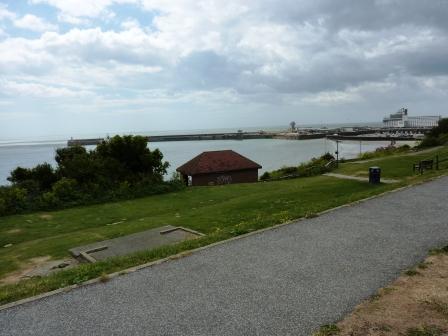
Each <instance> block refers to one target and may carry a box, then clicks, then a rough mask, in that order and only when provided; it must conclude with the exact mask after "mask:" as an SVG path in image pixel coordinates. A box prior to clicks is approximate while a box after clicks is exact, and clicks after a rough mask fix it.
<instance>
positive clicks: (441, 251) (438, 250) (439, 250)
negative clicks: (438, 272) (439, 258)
mask: <svg viewBox="0 0 448 336" xmlns="http://www.w3.org/2000/svg"><path fill="white" fill-rule="evenodd" d="M447 253H448V245H446V246H444V247H441V248H436V249H432V250H430V251H429V254H430V255H438V254H447Z"/></svg>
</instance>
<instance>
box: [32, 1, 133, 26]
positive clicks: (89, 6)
mask: <svg viewBox="0 0 448 336" xmlns="http://www.w3.org/2000/svg"><path fill="white" fill-rule="evenodd" d="M136 2H137V1H136V0H95V1H91V0H30V3H32V4H47V5H50V6H53V7H56V8H57V9H58V10H59V12H60V14H59V16H58V18H59V19H60V20H61V21H65V22H69V23H74V24H79V23H83V22H86V21H84V20H83V19H82V18H95V17H99V16H109V15H111V12H110V11H109V10H108V7H110V6H112V5H113V4H125V3H136Z"/></svg>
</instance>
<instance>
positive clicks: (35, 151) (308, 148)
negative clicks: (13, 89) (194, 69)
mask: <svg viewBox="0 0 448 336" xmlns="http://www.w3.org/2000/svg"><path fill="white" fill-rule="evenodd" d="M357 125H358V126H378V124H372V123H369V124H357ZM323 126H325V127H328V128H332V127H335V126H336V125H307V127H323ZM340 126H341V125H338V127H340ZM343 126H346V127H350V126H353V125H349V124H345V125H343ZM237 130H238V129H234V128H231V129H208V130H176V131H159V132H139V133H133V134H139V135H163V134H198V133H221V132H222V133H224V132H236V131H237ZM242 130H243V131H254V130H265V131H282V130H283V131H284V130H285V127H280V126H279V127H250V128H249V127H246V128H242ZM122 134H130V133H122ZM108 135H110V136H112V135H113V134H78V135H70V136H64V135H62V136H61V135H59V136H46V137H40V138H37V137H34V138H9V139H7V138H1V137H0V185H7V184H9V182H8V181H7V177H8V176H9V174H10V172H11V170H13V169H15V168H16V167H18V166H20V167H25V168H31V167H34V166H35V165H37V164H39V163H43V162H48V163H50V164H52V165H55V161H54V155H55V150H56V149H58V148H62V147H66V146H67V140H68V139H69V138H70V137H73V138H98V137H105V136H108ZM405 143H407V144H410V145H412V144H413V142H403V144H405ZM389 144H390V142H389V141H374V142H373V141H362V142H359V141H343V142H341V143H339V153H340V157H341V158H342V157H343V158H346V159H350V158H354V157H356V156H358V155H359V154H360V153H363V152H367V151H372V150H375V149H376V148H378V147H384V146H387V145H389ZM148 146H149V148H150V149H155V148H158V149H159V150H160V151H161V152H162V153H163V156H164V160H165V161H168V162H169V164H170V166H169V169H168V172H167V174H166V176H165V178H166V179H169V178H171V176H172V175H173V173H174V172H175V171H176V168H177V167H179V166H180V165H182V164H183V163H185V162H187V161H188V160H190V159H192V158H193V157H195V156H196V155H198V154H200V153H202V152H204V151H213V150H223V149H232V150H234V151H236V152H238V153H240V154H242V155H244V156H246V157H248V158H250V159H251V160H253V161H255V162H257V163H259V164H260V165H261V166H262V167H263V168H262V169H261V170H260V175H261V174H262V173H263V172H265V171H271V170H274V169H278V168H281V167H283V166H293V165H298V164H300V163H302V162H306V161H308V160H310V159H311V158H313V157H317V156H320V155H322V154H324V153H327V152H329V153H332V154H334V152H335V151H336V143H335V142H334V141H332V140H327V139H312V140H280V139H253V140H210V141H208V140H201V141H171V142H154V143H148ZM94 147H95V146H86V148H87V149H93V148H94Z"/></svg>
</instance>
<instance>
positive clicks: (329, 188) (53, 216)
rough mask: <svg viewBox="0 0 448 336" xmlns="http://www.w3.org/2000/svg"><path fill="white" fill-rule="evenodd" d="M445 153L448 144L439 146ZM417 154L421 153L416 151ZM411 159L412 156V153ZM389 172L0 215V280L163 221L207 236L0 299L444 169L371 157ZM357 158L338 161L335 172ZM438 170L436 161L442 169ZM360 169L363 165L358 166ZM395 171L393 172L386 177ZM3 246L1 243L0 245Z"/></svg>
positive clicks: (0, 298) (310, 213)
mask: <svg viewBox="0 0 448 336" xmlns="http://www.w3.org/2000/svg"><path fill="white" fill-rule="evenodd" d="M440 151H445V152H447V154H448V149H446V148H443V149H441V150H440ZM422 155H423V154H422ZM412 160H413V161H416V160H417V161H418V160H419V157H418V155H417V156H413V157H412ZM375 165H379V166H381V167H383V166H384V167H385V169H384V170H383V172H384V175H385V176H386V177H389V175H391V174H392V175H393V174H395V173H393V172H394V171H395V170H397V171H400V172H401V175H400V177H401V179H402V180H403V182H401V183H397V184H393V185H391V184H389V185H383V184H381V185H369V184H367V183H365V182H359V181H351V180H340V179H336V178H331V177H325V176H317V177H310V178H303V179H295V180H288V181H276V182H265V183H255V184H239V185H228V186H218V187H197V188H188V189H186V190H182V191H180V192H175V193H170V194H164V195H158V196H151V197H146V198H141V199H136V200H131V201H123V202H115V203H108V204H101V205H94V206H86V207H78V208H73V209H66V210H61V211H54V212H38V213H33V214H25V215H16V216H9V217H1V218H0V279H1V278H2V277H4V276H6V275H8V274H11V272H15V271H17V270H19V269H20V268H22V267H24V266H25V265H28V264H29V263H30V262H31V260H32V259H33V258H36V257H46V256H48V257H50V258H52V259H58V258H64V257H67V255H68V249H70V248H72V247H75V246H79V245H84V244H88V243H92V242H95V241H100V240H105V239H111V238H115V237H119V236H123V235H127V234H131V233H135V232H139V231H143V230H147V229H151V228H156V227H160V226H163V225H168V224H169V225H174V226H183V227H187V228H190V229H193V230H196V231H199V232H202V233H205V234H206V236H204V237H201V238H199V239H195V240H190V241H185V242H182V243H178V244H175V245H169V246H164V247H161V248H157V249H154V250H149V251H144V252H139V253H135V254H132V255H129V256H126V257H116V258H111V259H108V260H105V261H101V262H98V263H95V264H83V265H80V266H78V267H76V268H72V269H68V270H63V271H60V272H58V273H55V274H52V275H49V276H46V277H42V278H32V279H29V280H23V281H21V282H19V283H17V284H12V285H4V286H0V304H5V303H8V302H12V301H15V300H19V299H22V298H26V297H30V296H33V295H37V294H41V293H45V292H48V291H51V290H55V289H58V288H61V287H66V286H70V285H75V284H80V283H82V282H85V281H87V280H90V279H93V278H98V277H102V278H104V277H105V276H104V274H110V273H114V272H119V271H121V270H123V269H126V268H130V267H134V266H137V265H141V264H145V263H148V262H151V261H155V260H158V259H162V258H166V257H169V256H172V255H174V254H178V253H181V252H184V251H188V250H192V249H195V248H199V247H202V246H206V245H209V244H212V243H215V242H219V241H222V240H226V239H229V238H232V237H235V236H238V235H241V234H245V233H248V232H252V231H256V230H259V229H263V228H267V227H271V226H273V225H276V224H280V223H284V222H288V221H290V220H293V219H297V218H302V217H308V218H311V217H314V216H315V214H317V213H319V212H322V211H324V210H327V209H330V208H334V207H337V206H340V205H343V204H347V203H350V202H353V201H357V200H360V199H364V198H367V197H370V196H374V195H378V194H380V193H383V192H385V191H388V190H392V189H395V188H398V187H401V186H405V185H409V184H412V183H416V182H420V181H424V180H425V179H428V178H431V177H434V176H437V175H440V174H443V173H445V172H446V170H444V169H442V170H440V171H432V172H428V173H427V174H425V175H423V176H421V175H413V173H412V165H411V164H409V162H408V161H407V160H403V158H402V157H396V158H393V157H387V158H385V159H384V162H383V160H381V161H377V162H375ZM351 166H356V169H358V170H359V169H361V168H362V164H356V163H346V164H341V168H340V170H348V171H350V170H351V169H353V168H352V167H351ZM442 168H443V167H442ZM362 169H365V167H364V168H362ZM393 177H396V176H393ZM3 246H6V247H3Z"/></svg>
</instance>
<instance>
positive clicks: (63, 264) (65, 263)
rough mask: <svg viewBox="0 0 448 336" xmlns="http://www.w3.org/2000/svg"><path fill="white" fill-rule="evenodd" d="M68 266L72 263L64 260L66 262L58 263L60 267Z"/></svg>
mask: <svg viewBox="0 0 448 336" xmlns="http://www.w3.org/2000/svg"><path fill="white" fill-rule="evenodd" d="M67 266H70V263H68V262H66V261H64V262H62V263H60V264H59V265H58V268H65V267H67Z"/></svg>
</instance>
